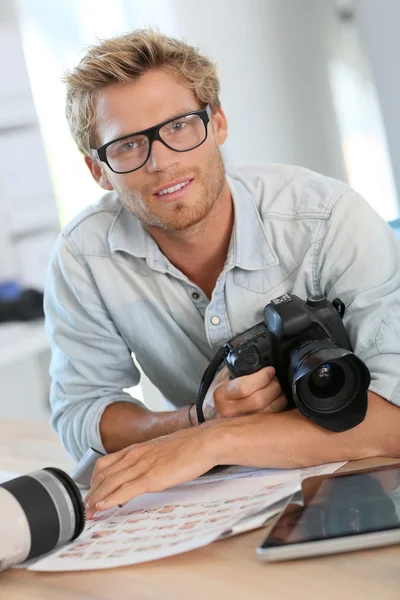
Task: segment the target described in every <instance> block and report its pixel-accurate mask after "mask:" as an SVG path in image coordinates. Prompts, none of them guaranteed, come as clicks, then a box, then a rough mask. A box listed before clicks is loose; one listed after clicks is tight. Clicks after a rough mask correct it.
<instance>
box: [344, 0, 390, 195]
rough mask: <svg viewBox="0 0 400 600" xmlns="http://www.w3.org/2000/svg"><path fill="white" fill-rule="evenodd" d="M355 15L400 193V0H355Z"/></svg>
mask: <svg viewBox="0 0 400 600" xmlns="http://www.w3.org/2000/svg"><path fill="white" fill-rule="evenodd" d="M354 6H355V18H356V24H357V26H358V29H359V32H360V37H361V41H362V44H363V48H364V52H365V54H366V55H367V56H368V58H369V61H370V66H371V70H372V73H373V76H374V79H375V83H376V86H377V88H378V92H379V99H380V105H381V110H382V115H383V121H384V123H385V126H386V135H387V141H388V145H389V152H390V156H391V161H392V168H393V174H394V178H395V182H396V187H397V193H398V196H400V110H399V107H400V77H399V69H398V62H399V56H400V35H399V28H400V2H399V0H355V1H354Z"/></svg>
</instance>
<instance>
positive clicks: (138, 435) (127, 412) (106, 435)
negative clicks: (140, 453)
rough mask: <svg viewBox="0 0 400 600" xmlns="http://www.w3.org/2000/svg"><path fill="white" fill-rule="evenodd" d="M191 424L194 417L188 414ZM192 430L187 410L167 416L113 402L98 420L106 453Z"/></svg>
mask: <svg viewBox="0 0 400 600" xmlns="http://www.w3.org/2000/svg"><path fill="white" fill-rule="evenodd" d="M190 418H191V419H192V423H194V419H195V415H194V414H193V410H192V411H191V416H190ZM187 427H191V422H190V421H189V406H185V407H184V408H181V409H179V410H175V411H170V412H152V411H150V410H146V409H145V408H142V407H141V406H137V405H136V404H132V403H131V402H115V403H114V404H110V405H109V406H107V408H106V409H105V411H104V413H103V415H102V417H101V420H100V435H101V440H102V442H103V446H104V448H105V449H106V450H107V452H116V451H117V450H121V449H122V448H126V447H127V446H130V445H131V444H138V443H140V442H146V441H147V440H151V439H153V438H157V437H161V436H163V435H167V434H169V433H173V432H175V431H179V430H181V429H186V428H187Z"/></svg>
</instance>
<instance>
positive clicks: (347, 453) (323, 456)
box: [206, 392, 400, 468]
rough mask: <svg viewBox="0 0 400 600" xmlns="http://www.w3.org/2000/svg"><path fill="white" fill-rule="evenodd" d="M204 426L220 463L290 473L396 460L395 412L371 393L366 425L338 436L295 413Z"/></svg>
mask: <svg viewBox="0 0 400 600" xmlns="http://www.w3.org/2000/svg"><path fill="white" fill-rule="evenodd" d="M208 426H209V427H210V431H209V434H210V438H212V442H211V443H212V444H213V445H214V446H215V449H214V452H215V453H216V456H217V462H218V463H219V464H239V465H248V466H258V467H276V468H293V467H307V466H313V465H317V464H323V463H328V462H336V461H342V460H357V459H360V458H367V457H371V456H388V457H393V458H400V434H399V432H400V408H398V407H396V406H394V405H392V404H391V403H390V402H388V401H386V400H384V399H383V398H381V397H380V396H377V395H376V394H373V393H372V392H370V393H369V407H368V411H367V416H366V418H365V420H364V421H363V422H362V423H360V425H358V426H357V427H355V428H353V429H350V430H348V431H344V432H342V433H334V432H331V431H328V430H326V429H322V428H321V427H318V426H317V425H315V424H314V423H312V422H311V421H310V420H308V419H306V418H305V417H303V415H301V414H300V412H299V411H297V410H291V411H288V412H283V413H279V414H273V415H263V414H260V415H252V416H248V417H239V418H235V419H226V420H223V421H219V422H218V423H217V422H216V423H215V424H212V423H210V424H209V425H208ZM206 427H207V425H206Z"/></svg>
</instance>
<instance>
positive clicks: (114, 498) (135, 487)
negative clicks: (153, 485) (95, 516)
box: [96, 476, 148, 510]
mask: <svg viewBox="0 0 400 600" xmlns="http://www.w3.org/2000/svg"><path fill="white" fill-rule="evenodd" d="M147 491H148V490H147V488H146V487H145V478H144V477H143V476H139V477H138V478H137V479H136V480H134V481H128V482H126V483H125V484H123V485H122V486H121V487H119V488H118V489H117V490H116V491H115V492H113V493H112V494H110V495H109V496H107V497H105V498H104V499H103V500H100V501H99V502H98V503H97V504H96V509H97V510H108V509H109V508H114V506H118V504H125V503H126V502H128V501H129V500H131V499H132V498H136V496H140V495H141V494H145V493H146V492H147Z"/></svg>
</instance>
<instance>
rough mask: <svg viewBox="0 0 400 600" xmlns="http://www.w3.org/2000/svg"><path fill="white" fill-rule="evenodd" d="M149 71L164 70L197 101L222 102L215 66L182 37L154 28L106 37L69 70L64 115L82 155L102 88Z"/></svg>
mask: <svg viewBox="0 0 400 600" xmlns="http://www.w3.org/2000/svg"><path fill="white" fill-rule="evenodd" d="M152 69H163V70H165V71H167V72H169V73H171V74H173V75H175V76H177V77H178V78H179V80H180V81H181V82H182V84H183V85H184V86H185V87H187V88H189V89H191V90H193V92H194V95H195V97H196V99H197V100H198V101H199V103H200V104H201V105H204V106H206V105H207V104H209V105H210V107H211V110H212V111H213V110H215V109H216V108H218V107H219V106H220V101H219V87H220V86H219V80H218V76H217V70H216V65H215V63H213V62H212V61H211V60H210V59H209V58H207V57H205V56H202V55H201V54H200V53H199V51H198V49H197V48H194V47H193V46H189V45H188V44H187V43H186V42H185V41H184V40H177V39H175V38H172V37H168V36H166V35H164V34H162V33H160V32H159V31H155V30H153V29H138V30H136V31H134V32H132V33H129V34H126V35H121V36H118V37H115V38H111V39H108V40H104V41H102V42H101V43H99V44H98V45H95V46H91V47H89V48H88V49H87V53H86V55H85V56H84V57H83V58H82V60H81V61H80V63H79V64H78V66H77V67H76V68H75V69H73V70H71V71H69V72H67V73H66V75H65V77H64V82H65V83H66V85H67V99H66V110H65V113H66V117H67V121H68V125H69V128H70V131H71V134H72V137H73V138H74V140H75V142H76V144H77V146H78V148H79V150H80V151H81V152H82V153H83V154H86V155H89V154H90V149H91V148H93V147H94V145H95V142H94V138H95V122H96V103H97V99H98V97H99V94H100V93H101V91H102V90H103V89H104V88H106V87H107V86H109V85H111V84H113V83H117V82H125V83H130V82H133V81H136V80H138V79H139V77H141V76H142V75H143V74H144V73H146V72H148V71H150V70H152Z"/></svg>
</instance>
